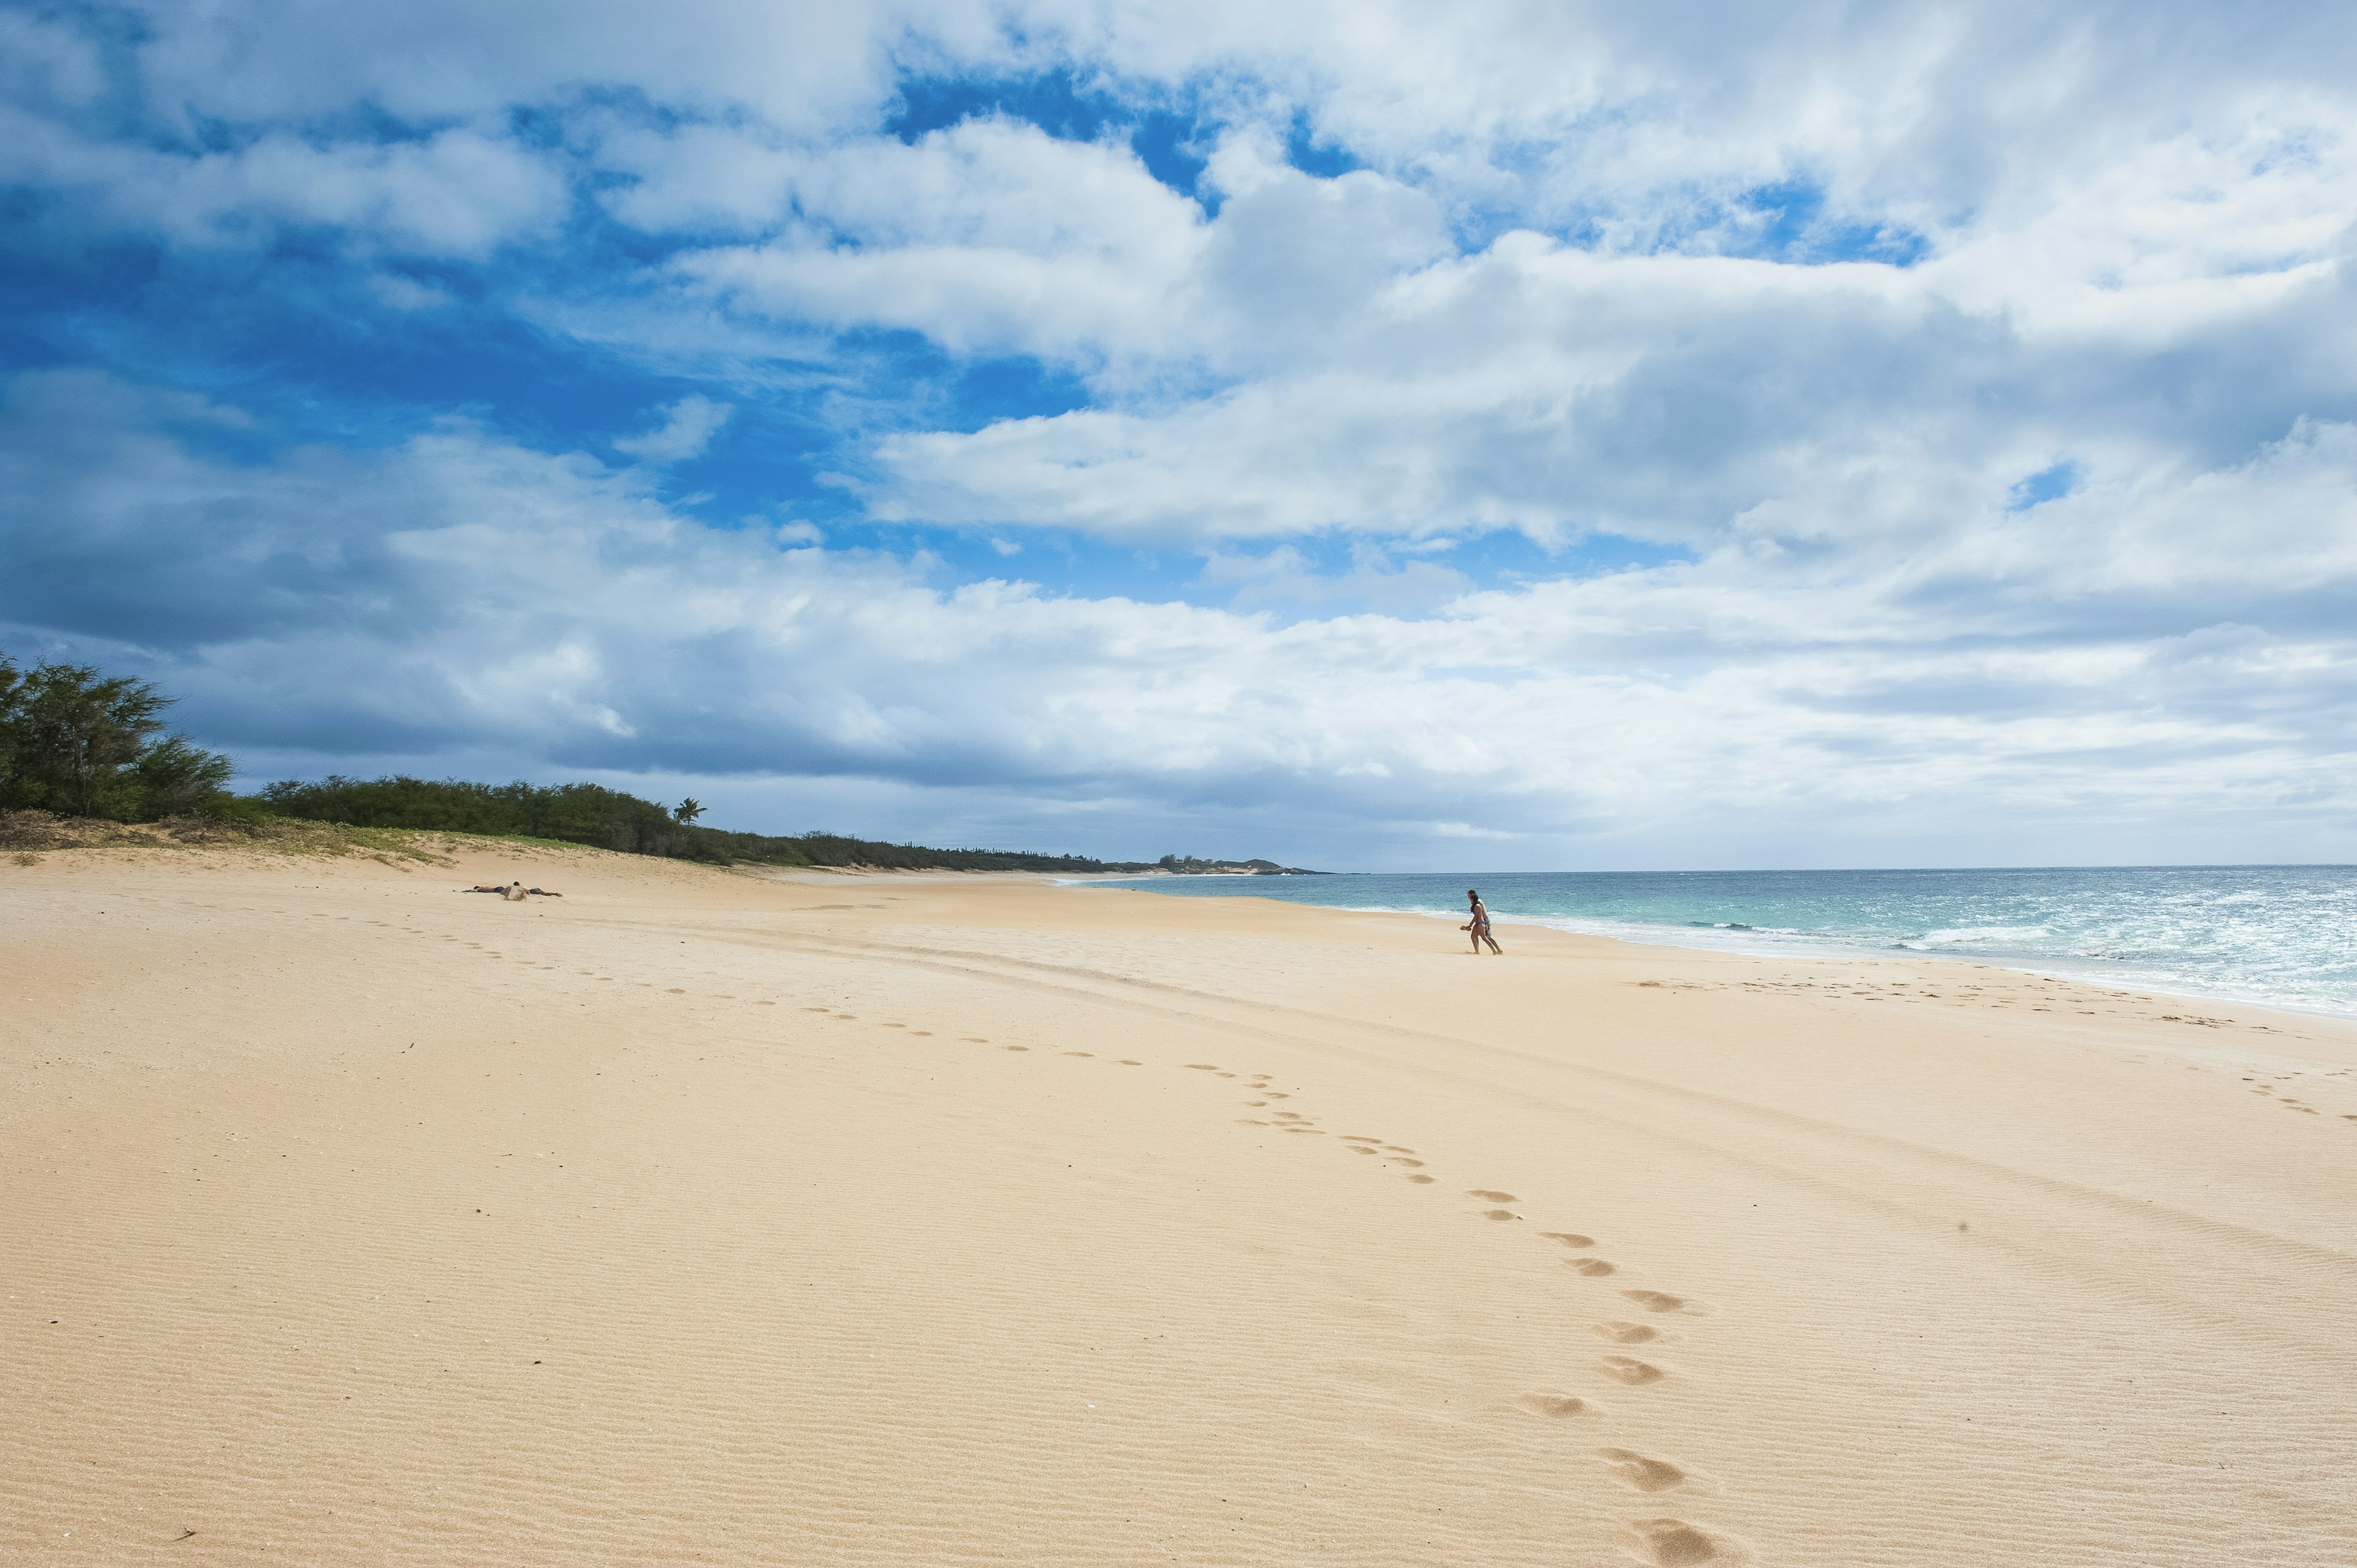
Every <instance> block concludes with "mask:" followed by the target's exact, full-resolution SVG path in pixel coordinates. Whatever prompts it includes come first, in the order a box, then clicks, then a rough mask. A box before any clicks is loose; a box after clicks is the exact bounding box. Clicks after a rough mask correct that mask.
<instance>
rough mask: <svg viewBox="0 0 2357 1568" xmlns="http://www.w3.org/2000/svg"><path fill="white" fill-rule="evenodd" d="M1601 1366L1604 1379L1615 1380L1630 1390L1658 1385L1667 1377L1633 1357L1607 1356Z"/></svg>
mask: <svg viewBox="0 0 2357 1568" xmlns="http://www.w3.org/2000/svg"><path fill="white" fill-rule="evenodd" d="M1601 1365H1602V1366H1603V1368H1604V1375H1605V1376H1606V1377H1608V1378H1617V1379H1619V1380H1620V1381H1622V1382H1624V1383H1627V1384H1629V1385H1630V1386H1631V1387H1632V1388H1634V1387H1640V1386H1642V1385H1643V1384H1646V1383H1658V1382H1660V1381H1661V1380H1663V1378H1666V1377H1668V1376H1669V1374H1668V1373H1667V1372H1664V1371H1663V1370H1662V1369H1661V1368H1659V1367H1656V1366H1652V1365H1651V1364H1650V1363H1647V1362H1644V1361H1640V1360H1639V1359H1636V1358H1635V1357H1634V1356H1607V1357H1605V1358H1604V1359H1603V1361H1602V1363H1601Z"/></svg>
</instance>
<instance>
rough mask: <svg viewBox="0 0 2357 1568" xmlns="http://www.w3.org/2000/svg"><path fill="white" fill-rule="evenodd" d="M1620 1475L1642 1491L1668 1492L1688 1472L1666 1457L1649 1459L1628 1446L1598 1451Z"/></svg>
mask: <svg viewBox="0 0 2357 1568" xmlns="http://www.w3.org/2000/svg"><path fill="white" fill-rule="evenodd" d="M1596 1452H1597V1453H1598V1455H1600V1456H1601V1457H1602V1458H1603V1459H1604V1461H1605V1462H1606V1463H1607V1464H1609V1465H1610V1466H1612V1468H1613V1470H1614V1472H1615V1473H1616V1474H1618V1475H1619V1476H1620V1478H1621V1479H1622V1480H1624V1481H1626V1482H1628V1483H1629V1484H1630V1485H1631V1486H1632V1487H1636V1488H1637V1489H1638V1490H1639V1491H1641V1492H1666V1491H1668V1490H1669V1489H1670V1488H1671V1487H1674V1486H1676V1485H1677V1484H1678V1483H1679V1482H1681V1481H1683V1480H1684V1479H1685V1478H1686V1473H1685V1472H1684V1470H1681V1469H1679V1468H1678V1467H1677V1466H1675V1465H1673V1464H1671V1463H1670V1462H1669V1461H1668V1460H1666V1459H1648V1458H1646V1457H1645V1456H1644V1455H1642V1454H1638V1453H1635V1452H1632V1451H1631V1450H1630V1449H1627V1448H1599V1449H1598V1450H1597V1451H1596Z"/></svg>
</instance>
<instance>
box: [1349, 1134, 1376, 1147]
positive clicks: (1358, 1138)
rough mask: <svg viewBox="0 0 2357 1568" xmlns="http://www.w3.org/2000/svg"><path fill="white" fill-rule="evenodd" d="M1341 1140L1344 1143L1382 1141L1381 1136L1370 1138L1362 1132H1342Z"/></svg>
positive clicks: (1373, 1142) (1374, 1142)
mask: <svg viewBox="0 0 2357 1568" xmlns="http://www.w3.org/2000/svg"><path fill="white" fill-rule="evenodd" d="M1342 1142H1344V1143H1346V1144H1382V1143H1383V1140H1382V1139H1381V1138H1370V1137H1367V1136H1366V1135H1364V1134H1363V1133H1343V1134H1342Z"/></svg>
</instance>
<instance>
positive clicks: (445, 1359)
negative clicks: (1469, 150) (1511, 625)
mask: <svg viewBox="0 0 2357 1568" xmlns="http://www.w3.org/2000/svg"><path fill="white" fill-rule="evenodd" d="M429 842H431V841H429ZM516 874H521V875H523V876H524V878H525V879H526V880H527V881H528V882H532V883H536V884H538V885H539V886H544V887H555V888H560V889H562V890H563V891H564V892H565V895H566V897H565V898H563V899H562V900H544V899H533V900H530V901H529V902H527V903H524V904H521V905H517V904H508V903H503V902H501V901H500V900H497V899H494V898H490V897H480V896H473V895H461V894H458V893H457V892H455V891H454V889H455V888H457V887H459V886H466V885H468V884H472V883H476V882H492V881H504V880H506V879H507V878H508V877H509V876H510V875H516ZM1499 934H1500V938H1501V940H1502V941H1504V942H1505V943H1506V946H1507V956H1506V957H1505V958H1504V959H1502V960H1492V959H1480V960H1476V959H1474V958H1472V957H1469V956H1468V955H1467V954H1466V953H1465V951H1464V950H1463V947H1462V945H1461V944H1462V941H1463V939H1462V937H1461V936H1460V935H1459V934H1458V932H1456V931H1455V930H1454V929H1453V928H1451V927H1450V926H1448V925H1447V924H1444V923H1441V922H1437V921H1430V920H1425V919H1420V918H1411V917H1400V916H1372V915H1355V914H1347V913H1340V912H1336V911H1330V910H1320V909H1309V908H1297V907H1290V906H1284V905H1276V904H1269V903H1264V902H1260V901H1257V900H1249V899H1235V900H1231V899H1179V898H1168V897H1157V896H1156V895H1153V894H1146V893H1135V892H1126V891H1117V890H1108V889H1089V888H1068V887H1057V886H1049V885H1046V884H1044V883H1040V882H1037V881H1032V880H1027V879H1021V878H941V879H928V878H909V877H885V876H877V877H840V878H828V877H817V878H808V877H806V878H802V879H795V880H785V879H773V878H768V877H762V876H758V875H748V874H743V873H733V874H732V873H725V872H716V871H711V870H705V869H702V868H697V867H692V866H684V865H669V864H663V863H655V862H648V861H643V860H635V859H628V858H624V857H619V856H608V855H596V854H587V853H580V854H572V853H562V852H554V851H538V852H531V853H529V854H522V853H519V854H508V853H500V854H487V853H486V852H485V851H484V849H483V848H482V847H481V846H479V845H477V846H474V847H465V846H461V847H460V849H459V851H458V853H457V856H456V858H455V860H454V861H453V862H452V863H451V864H447V865H415V864H412V865H392V864H380V863H378V862H374V861H371V860H367V859H361V858H352V859H347V860H342V861H330V860H322V859H296V858H288V857H274V856H267V855H261V854H238V853H232V852H228V851H213V850H185V851H115V850H87V851H70V852H61V853H55V854H47V855H44V856H41V857H39V861H38V864H36V865H17V864H15V863H13V862H11V863H7V864H0V942H5V993H0V1002H5V1010H0V1171H4V1172H5V1187H6V1191H7V1194H8V1201H7V1203H6V1204H5V1208H0V1273H5V1301H0V1308H5V1313H0V1389H5V1391H6V1399H5V1406H6V1412H7V1415H6V1420H5V1422H0V1562H26V1563H145V1562H151V1561H153V1562H170V1563H220V1564H245V1563H257V1562H285V1563H336V1564H340V1563H526V1564H531V1563H592V1562H594V1563H689V1562H704V1563H781V1564H804V1563H862V1564H865V1563H896V1564H901V1563H906V1564H920V1563H921V1564H936V1563H961V1564H962V1563H1008V1564H1016V1563H1055V1564H1065V1563H1105V1564H1114V1563H1120V1564H1129V1563H1238V1564H1243V1563H1337V1564H1340V1563H1350V1564H1394V1563H1396V1564H1411V1563H1412V1564H1444V1563H1445V1564H1458V1565H1471V1564H1480V1565H1492V1564H1523V1563H1529V1564H1549V1565H1558V1564H1574V1565H1577V1564H1589V1563H1594V1564H1621V1563H1631V1562H1634V1563H1652V1564H1689V1563H1746V1562H1750V1563H1790V1564H1795V1565H1801V1564H1807V1565H1831V1564H1858V1565H1861V1568H1863V1565H1867V1564H1873V1565H1876V1568H1888V1565H1890V1564H1926V1565H1932V1564H1939V1565H1953V1564H1958V1563H1996V1564H2014V1563H2018V1564H2025V1565H2027V1564H2040V1565H2041V1568H2042V1565H2048V1564H2104V1565H2109V1564H2120V1565H2123V1568H2125V1565H2127V1564H2139V1565H2144V1564H2179V1563H2182V1564H2187V1565H2189V1568H2190V1565H2196V1564H2199V1565H2202V1568H2210V1565H2214V1564H2221V1563H2266V1564H2270V1565H2304V1564H2316V1565H2319V1568H2322V1565H2328V1564H2330V1565H2334V1568H2346V1565H2347V1564H2348V1563H2352V1562H2357V1489H2352V1487H2351V1486H2350V1484H2349V1477H2350V1475H2351V1474H2352V1471H2357V1350H2352V1335H2351V1332H2350V1326H2351V1324H2352V1321H2357V1028H2352V1026H2349V1025H2347V1024H2345V1023H2342V1022H2340V1021H2336V1020H2327V1019H2319V1018H2309V1017H2303V1016H2298V1015H2286V1014H2270V1013H2267V1012H2265V1011H2263V1010H2259V1009H2249V1008H2232V1007H2223V1006H2219V1005H2215V1004H2199V1003H2189V1002H2185V1001H2182V1000H2179V999H2175V998H2169V997H2159V996H2154V997H2137V996H2133V995H2124V994H2119V993H2109V992H2104V991H2098V990H2094V989H2092V988H2089V987H2085V986H2080V985H2075V984H2072V983H2062V982H2054V981H2046V980H2040V979H2036V978H2033V977H2029V976H2026V975H2019V974H2012V973H2007V972H2000V971H1996V970H1988V969H1981V968H1977V967H1974V966H1969V965H1962V964H1943V963H1939V962H1933V961H1907V962H1880V963H1875V962H1809V963H1792V962H1786V961H1775V960H1763V959H1757V958H1749V957H1741V956H1735V955H1726V954H1716V953H1707V952H1697V951H1691V950H1675V949H1666V948H1646V947H1639V946H1632V945H1629V944H1624V943H1618V942H1612V941H1608V940H1600V939H1588V938H1577V937H1569V936H1563V935H1558V934H1555V933H1548V932H1541V931H1533V930H1528V929H1519V928H1505V927H1501V929H1500V933H1499ZM190 1531H192V1532H193V1533H185V1532H190Z"/></svg>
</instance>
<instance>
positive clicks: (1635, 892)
mask: <svg viewBox="0 0 2357 1568" xmlns="http://www.w3.org/2000/svg"><path fill="white" fill-rule="evenodd" d="M1091 886H1114V887H1137V888H1143V889H1145V890H1146V891H1149V892H1154V893H1164V894H1169V895H1172V896H1174V897H1256V898H1277V899H1282V900H1285V901H1286V902H1288V903H1295V904H1318V905H1324V906H1327V907H1329V908H1339V909H1383V910H1399V911H1404V912H1407V913H1413V914H1424V915H1433V916H1439V917H1445V918H1448V919H1451V920H1461V919H1462V918H1464V912H1465V890H1466V889H1467V888H1468V887H1478V888H1480V890H1481V897H1482V901H1483V902H1485V903H1486V904H1488V905H1489V907H1490V912H1491V916H1492V917H1494V918H1495V920H1496V922H1497V924H1498V925H1499V927H1500V928H1501V929H1500V931H1499V935H1500V936H1501V938H1503V939H1504V940H1508V941H1511V940H1512V935H1511V933H1510V932H1508V931H1506V930H1505V929H1503V928H1505V927H1507V926H1510V925H1512V924H1517V923H1521V924H1529V925H1540V926H1551V927H1554V928H1555V929H1558V930H1566V931H1586V932H1590V933H1593V934H1597V935H1601V936H1609V937H1624V938H1627V939H1628V940H1631V941H1641V942H1662V943H1668V944H1672V945H1675V946H1684V947H1699V948H1716V949H1722V950H1732V951H1738V952H1749V953H1761V954H1770V955H1775V956H1779V957H1786V958H1805V957H1808V956H1811V955H1826V956H1832V955H1841V956H1848V957H1860V956H1863V957H1879V958H1889V957H1892V956H1895V955H1897V954H1900V953H1921V954H1926V955H1929V956H1932V957H1938V958H1950V959H1962V960H1969V961H1974V962H1978V963H1987V964H1995V965H1998V966H2000V967H2003V968H2008V969H2020V970H2028V971H2031V972H2036V973H2040V974H2054V975H2069V976H2072V977H2073V978H2076V979H2081V980H2089V981H2093V982H2096V983H2101V984H2105V985H2115V986H2120V987H2123V988H2126V989H2131V990H2138V991H2160V992H2168V993H2173V994H2177V995H2187V996H2212V997H2219V998H2222V999H2231V1000H2233V1001H2240V1002H2255V1003H2263V1004H2266V1005H2268V1006H2271V1007H2287V1008H2293V1009H2297V1010H2299V1011H2303V1012H2311V1013H2332V1014H2341V1015H2357V866H2347V865H2163V866H2126V867H2120V866H2102V867H2083V868H2044V869H2025V870H2009V871H1674V872H1520V873H1499V872H1480V873H1475V874H1472V875H1461V874H1456V875H1437V874H1426V873H1418V874H1415V875H1330V876H1188V877H1140V878H1137V879H1135V880H1124V881H1117V882H1107V883H1095V884H1091ZM1451 940H1462V939H1458V938H1455V937H1454V934H1453V933H1452V934H1451Z"/></svg>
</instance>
